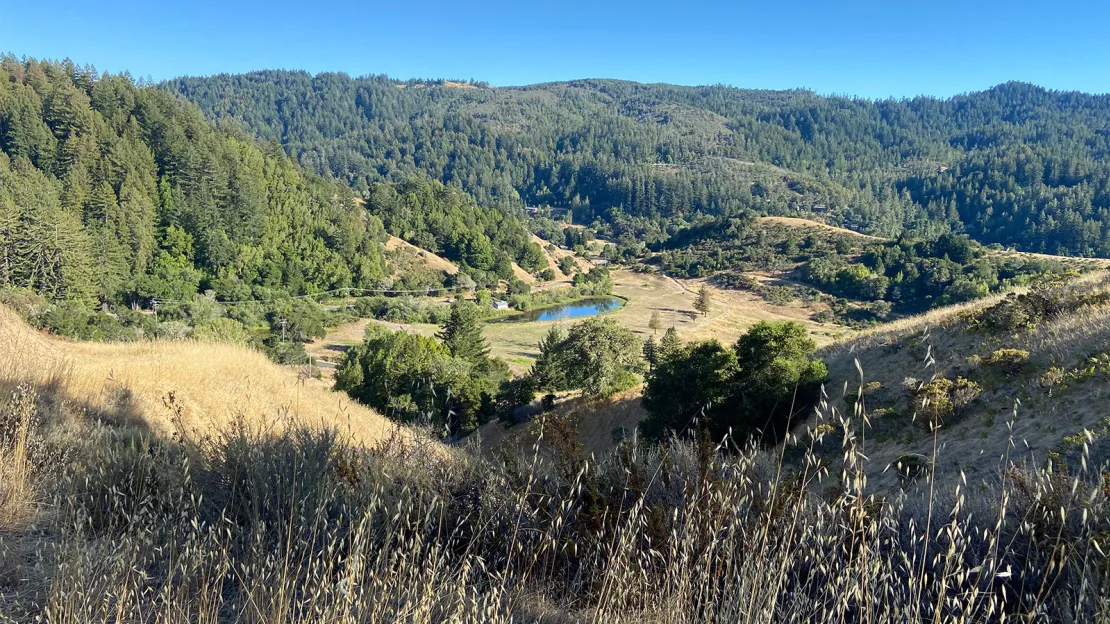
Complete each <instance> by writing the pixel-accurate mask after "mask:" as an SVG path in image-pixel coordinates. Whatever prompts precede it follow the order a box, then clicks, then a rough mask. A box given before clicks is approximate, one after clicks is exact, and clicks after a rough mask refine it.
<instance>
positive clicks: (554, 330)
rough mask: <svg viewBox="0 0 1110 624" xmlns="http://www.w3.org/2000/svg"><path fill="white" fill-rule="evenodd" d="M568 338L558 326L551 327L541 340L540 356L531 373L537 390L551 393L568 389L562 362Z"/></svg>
mask: <svg viewBox="0 0 1110 624" xmlns="http://www.w3.org/2000/svg"><path fill="white" fill-rule="evenodd" d="M566 337H567V335H566V332H565V331H563V328H562V326H560V325H557V324H556V325H552V326H551V327H549V328H548V330H547V334H546V335H545V336H544V337H543V339H542V340H540V344H539V347H540V355H539V357H537V358H536V362H535V363H534V364H533V365H532V370H531V372H530V373H529V377H530V378H531V379H532V380H533V382H534V385H535V387H536V388H539V389H540V390H547V391H549V392H558V391H560V390H566V389H567V380H566V367H565V366H564V365H563V363H562V362H561V357H562V354H563V352H562V346H563V341H564V340H566Z"/></svg>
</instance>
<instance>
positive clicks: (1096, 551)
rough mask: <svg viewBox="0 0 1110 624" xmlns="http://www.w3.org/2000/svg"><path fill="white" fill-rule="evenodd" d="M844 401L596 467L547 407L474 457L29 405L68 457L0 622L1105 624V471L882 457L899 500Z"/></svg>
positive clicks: (10, 534) (46, 486) (11, 409)
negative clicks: (535, 432) (979, 466)
mask: <svg viewBox="0 0 1110 624" xmlns="http://www.w3.org/2000/svg"><path fill="white" fill-rule="evenodd" d="M23 396H29V397H34V396H35V395H34V394H33V393H31V392H28V393H26V394H25V395H23ZM862 404H863V402H862V401H860V402H857V403H856V405H857V406H859V407H858V412H857V413H854V414H840V413H837V412H835V411H834V410H833V409H832V408H830V407H829V406H828V405H822V406H821V408H820V409H821V412H822V418H821V419H820V420H819V421H818V424H816V425H815V426H814V427H813V428H812V429H811V430H810V431H808V432H806V433H805V434H802V435H799V439H798V440H796V441H795V445H796V446H797V447H798V448H800V449H801V451H800V457H799V458H798V459H797V461H792V462H790V463H784V462H782V461H781V458H780V457H779V456H776V455H775V454H772V453H766V452H760V451H757V450H754V449H725V448H722V446H721V445H718V444H714V443H713V442H711V441H709V440H707V439H705V438H704V437H698V436H694V437H692V438H690V439H684V440H676V441H673V442H672V443H670V444H667V445H665V446H662V447H653V448H648V447H643V446H639V445H637V444H636V443H635V442H632V443H629V444H626V445H624V446H622V447H621V448H620V450H619V451H618V452H617V453H615V454H613V455H612V456H609V457H606V458H602V459H600V460H597V461H594V460H588V459H586V458H584V457H582V456H581V455H580V453H579V451H578V450H577V446H576V444H575V441H574V438H573V432H568V431H567V429H566V428H565V427H562V426H561V425H560V424H559V423H550V424H549V426H548V427H546V429H545V433H544V436H541V441H540V443H538V444H537V447H536V449H535V451H534V452H533V453H532V454H531V455H530V456H514V457H506V458H503V460H502V461H498V462H486V461H483V460H480V459H477V458H474V457H467V456H463V457H460V458H455V459H452V460H445V459H444V456H443V453H442V451H441V450H437V449H435V448H432V447H430V446H428V447H425V446H423V445H421V444H420V443H419V441H414V439H413V438H412V437H411V436H397V437H396V438H393V439H390V440H388V441H385V442H383V443H381V444H380V445H378V446H376V447H374V448H370V449H365V448H361V447H356V446H353V445H350V444H348V443H346V442H345V440H344V439H343V438H341V437H340V436H338V435H337V434H336V433H334V432H329V431H322V432H321V431H318V430H309V429H290V430H287V431H284V432H280V433H277V434H267V433H264V432H263V431H262V430H260V429H257V428H253V427H252V426H251V425H249V424H248V421H247V420H245V419H243V420H239V421H237V422H235V423H233V424H232V425H231V426H228V427H227V428H225V429H224V430H223V431H221V432H220V433H219V434H216V435H212V436H208V437H204V438H190V437H188V436H180V435H179V436H177V437H176V438H175V439H173V440H163V439H159V438H157V437H153V436H151V435H150V434H147V433H144V432H142V431H139V430H136V429H133V428H128V427H126V426H117V427H109V426H105V425H88V426H87V427H86V428H85V429H84V430H82V431H81V432H80V434H79V435H72V434H69V435H61V434H58V433H57V432H54V433H51V432H50V431H49V428H50V418H49V416H50V413H51V410H54V409H57V405H58V402H57V401H56V400H55V401H43V400H41V398H40V400H38V402H37V406H35V409H36V410H37V413H38V414H39V415H40V416H41V417H40V418H38V419H35V418H30V419H29V420H28V422H35V421H36V420H37V421H38V422H41V423H42V424H41V425H39V426H41V427H42V428H43V429H45V430H46V431H44V432H42V433H41V435H42V438H43V439H44V440H47V441H48V443H47V445H46V447H44V448H43V451H42V452H44V453H56V452H59V450H60V449H59V447H64V452H65V453H67V456H68V458H69V461H68V463H67V466H66V468H65V470H64V471H61V472H60V473H51V472H50V471H48V470H45V469H43V470H42V471H38V470H34V471H32V472H33V474H32V475H31V479H30V480H31V481H32V482H33V484H32V485H33V487H35V488H37V490H38V491H39V492H42V493H44V495H45V494H48V495H49V496H50V497H51V498H52V500H53V501H54V502H53V504H52V505H51V508H50V510H49V513H45V512H44V513H43V514H42V515H40V517H39V519H38V522H39V523H40V524H41V526H37V527H32V526H30V525H27V526H26V527H25V528H23V529H19V528H18V527H16V528H11V529H9V530H8V531H6V532H0V570H2V569H5V568H6V567H8V566H10V565H13V564H15V563H18V562H20V561H21V562H23V563H22V565H23V568H22V569H21V571H20V573H19V574H18V575H16V577H13V576H12V575H7V576H5V575H3V574H0V594H2V595H0V620H13V621H35V619H36V618H41V619H42V620H44V621H48V622H59V623H60V622H74V623H78V622H80V623H86V622H166V623H177V622H181V623H186V622H188V623H194V622H195V623H203V622H236V621H243V622H257V623H267V624H271V623H286V622H288V623H293V622H352V623H353V622H407V623H422V622H429V623H431V622H510V621H512V622H578V621H584V622H676V623H684V622H891V623H894V622H899V623H900V622H944V623H956V622H993V621H1000V622H1001V621H1013V622H1019V621H1020V622H1090V621H1106V620H1107V615H1108V614H1110V592H1108V591H1107V587H1108V585H1107V580H1108V579H1107V575H1108V574H1110V568H1108V566H1107V561H1106V558H1105V556H1104V554H1103V548H1104V546H1103V545H1102V540H1103V539H1104V538H1105V537H1106V536H1108V535H1110V516H1108V514H1107V499H1106V494H1107V491H1108V489H1110V481H1107V478H1106V476H1104V474H1102V473H1100V472H1099V471H1097V470H1094V469H1093V467H1087V466H1085V464H1083V465H1081V466H1080V468H1079V469H1078V470H1077V472H1076V474H1069V473H1068V472H1067V471H1066V469H1065V468H1064V467H1061V466H1051V467H1047V468H1036V467H1030V466H1010V467H1008V468H1007V469H1006V470H1005V471H1004V472H1003V473H1002V474H1000V476H999V478H998V479H997V481H995V482H994V483H991V484H985V485H982V486H975V487H974V488H973V490H971V489H969V485H968V484H965V483H964V482H963V481H960V482H957V483H934V482H933V481H932V480H931V477H930V476H929V475H930V470H929V462H928V461H925V462H923V463H922V464H921V465H917V466H912V467H911V466H894V467H892V468H891V469H892V470H900V471H903V472H904V474H905V475H906V479H907V480H908V482H909V483H908V487H907V490H906V492H907V493H903V494H898V495H895V496H890V497H886V498H884V497H880V496H875V495H872V494H869V493H868V490H867V484H866V478H865V476H864V471H863V467H864V465H865V462H866V458H865V457H864V452H863V451H864V444H865V443H864V434H865V432H866V427H865V424H866V423H865V419H866V413H865V412H864V411H863V408H862ZM0 409H3V414H4V418H7V419H10V418H11V415H12V414H16V413H17V412H19V410H26V409H27V407H26V405H25V404H24V403H20V401H18V400H17V401H8V402H6V403H5V404H4V405H3V407H2V408H0ZM3 422H7V421H6V420H4V421H3ZM32 433H33V434H35V435H39V434H36V433H35V432H32ZM51 445H53V447H54V448H49V447H50V446H51ZM830 450H831V451H833V452H835V454H836V455H837V457H838V461H837V462H836V464H837V465H839V466H842V467H841V468H838V469H837V471H836V472H832V473H830V469H829V466H830V465H831V463H830V461H829V459H828V456H829V451H830ZM4 457H5V458H8V457H15V455H5V456H4ZM6 461H7V460H6ZM27 461H28V462H29V463H28V464H27V465H29V466H32V467H34V466H36V461H35V458H34V457H29V458H28V460H27ZM788 466H789V468H788ZM911 468H912V470H911ZM915 478H916V480H917V481H916V482H915V483H914V482H912V481H913V479H915ZM32 539H33V540H34V542H33V545H32V546H29V545H28V540H32ZM5 540H6V541H7V544H5ZM20 540H22V542H20ZM13 542H14V543H16V546H14V547H13V546H12V543H13ZM20 543H22V544H23V547H22V548H23V549H22V551H21V550H20V547H19V544H20Z"/></svg>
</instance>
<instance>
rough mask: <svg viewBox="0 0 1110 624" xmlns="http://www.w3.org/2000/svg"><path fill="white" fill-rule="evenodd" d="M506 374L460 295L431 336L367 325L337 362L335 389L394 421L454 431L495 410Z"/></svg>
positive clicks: (472, 425)
mask: <svg viewBox="0 0 1110 624" xmlns="http://www.w3.org/2000/svg"><path fill="white" fill-rule="evenodd" d="M508 380H509V368H508V366H507V365H506V364H505V363H504V362H503V361H502V360H500V359H497V358H493V357H490V355H489V345H488V343H487V342H486V340H485V337H484V336H483V335H482V331H481V326H480V325H479V314H478V310H477V307H476V306H475V305H474V304H473V303H471V302H468V301H463V300H459V301H456V302H455V303H454V304H453V305H452V306H451V312H450V315H449V317H448V318H447V320H446V321H445V322H444V324H443V326H442V328H441V331H440V332H439V333H438V334H437V336H436V337H434V338H433V337H428V336H421V335H419V334H411V333H408V332H404V331H397V332H394V331H390V330H388V329H386V328H385V327H383V326H381V325H377V324H371V325H369V326H367V329H366V339H365V340H364V341H363V343H362V344H360V345H357V346H355V347H354V348H352V349H351V350H349V351H348V352H347V353H346V354H345V355H344V357H343V360H342V361H341V363H340V364H339V368H338V371H337V373H336V377H335V388H336V390H341V391H344V392H346V393H347V394H349V395H350V396H351V397H353V398H354V399H356V400H358V401H360V402H362V403H365V404H367V405H370V406H372V407H374V408H376V409H378V410H380V411H381V412H382V413H384V414H385V415H386V416H388V417H390V418H393V419H395V420H399V421H402V422H408V423H414V424H425V425H431V426H435V427H439V428H441V429H442V430H443V431H444V432H445V433H446V434H447V435H458V434H462V433H467V432H469V431H472V430H474V429H475V428H476V427H477V426H478V425H479V424H481V423H482V422H485V421H487V420H489V419H490V418H492V417H493V416H494V415H495V414H496V413H497V396H498V394H499V392H500V391H501V389H502V384H504V383H505V382H507V381H508Z"/></svg>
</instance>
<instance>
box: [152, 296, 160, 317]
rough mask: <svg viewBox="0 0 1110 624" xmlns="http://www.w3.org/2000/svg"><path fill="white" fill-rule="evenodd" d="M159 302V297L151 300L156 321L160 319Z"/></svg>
mask: <svg viewBox="0 0 1110 624" xmlns="http://www.w3.org/2000/svg"><path fill="white" fill-rule="evenodd" d="M158 303H159V302H158V300H157V299H151V300H150V307H152V308H154V320H156V321H157V320H158Z"/></svg>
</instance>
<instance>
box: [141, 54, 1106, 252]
mask: <svg viewBox="0 0 1110 624" xmlns="http://www.w3.org/2000/svg"><path fill="white" fill-rule="evenodd" d="M401 86H406V83H403V82H399V81H395V80H391V79H389V78H388V77H385V76H370V77H363V78H351V77H349V76H346V75H344V74H334V73H322V74H317V75H315V76H313V75H310V74H308V73H305V72H293V71H259V72H253V73H248V74H239V75H227V74H224V75H218V76H211V77H206V78H189V77H184V78H179V79H174V80H170V81H167V82H165V83H164V84H162V85H161V88H163V89H165V90H167V91H170V92H173V93H175V94H178V95H180V96H182V97H184V98H186V99H188V100H190V101H192V102H195V103H196V104H197V105H198V106H199V107H200V108H201V109H202V110H203V111H204V113H205V115H207V116H208V117H209V118H210V119H213V120H218V121H220V122H221V123H223V124H227V125H233V126H238V127H239V128H241V129H242V130H244V131H246V132H249V133H251V134H253V135H256V136H258V137H261V138H262V139H265V140H268V141H277V142H280V143H281V144H282V145H284V146H285V148H286V151H287V152H288V153H289V154H290V155H292V156H293V157H294V158H296V159H297V160H298V161H299V162H300V163H301V164H302V165H303V166H304V167H305V168H306V169H309V170H312V171H315V172H317V173H320V174H322V175H326V176H330V177H332V178H335V179H337V180H341V181H343V182H346V183H348V184H350V185H352V186H353V187H355V188H356V190H359V191H360V192H363V193H365V192H366V191H368V188H369V185H370V184H372V183H373V182H375V181H378V180H400V179H405V178H408V177H412V176H416V175H420V176H430V177H432V178H434V179H438V180H441V181H443V182H447V183H451V184H456V185H459V186H461V187H462V188H464V189H465V190H466V191H467V192H469V193H471V194H472V195H474V196H475V197H476V198H477V199H478V201H479V202H480V203H482V204H485V205H520V204H521V203H526V204H529V205H544V204H549V205H553V206H562V207H569V208H572V209H573V211H574V216H575V221H576V222H584V223H589V222H591V221H593V220H594V219H600V220H601V221H602V222H603V223H607V224H609V225H610V226H611V227H613V228H614V231H617V232H630V231H636V232H637V233H638V234H637V235H638V236H639V237H640V238H645V239H647V240H646V241H645V242H648V243H651V242H653V239H656V238H659V237H665V236H666V227H665V226H664V225H662V224H661V223H660V222H663V223H671V222H682V221H685V220H689V219H691V218H693V217H694V216H696V215H698V214H699V213H701V214H710V215H722V214H731V213H733V212H735V211H737V210H740V209H744V208H752V209H755V210H757V211H759V212H762V213H764V214H773V215H788V216H805V215H808V214H818V215H821V216H822V217H823V218H825V219H827V220H829V222H830V223H832V224H836V225H854V226H858V227H859V228H860V229H862V230H863V231H865V232H866V233H871V234H878V235H887V236H890V235H894V234H896V233H897V232H898V231H900V230H901V229H903V228H905V227H916V228H918V229H925V230H928V229H933V230H934V231H937V230H945V229H948V228H951V229H954V230H956V231H966V232H968V233H969V234H971V235H972V236H973V237H974V238H976V239H977V240H979V241H980V242H982V243H984V244H989V243H994V242H997V243H1001V244H1003V245H1007V246H1015V247H1017V248H1019V249H1021V250H1023V251H1034V252H1042V253H1054V254H1061V255H1098V256H1110V246H1108V245H1110V243H1107V240H1110V237H1108V236H1107V234H1108V233H1110V223H1108V222H1107V220H1106V219H1105V218H1104V216H1102V215H1103V214H1104V213H1103V212H1101V211H1104V209H1105V208H1107V207H1108V206H1110V165H1107V164H1106V162H1107V161H1106V157H1107V155H1108V154H1110V139H1108V138H1107V137H1108V136H1110V133H1108V132H1107V131H1108V130H1110V114H1108V113H1110V96H1106V95H1088V94H1084V93H1074V92H1058V91H1049V90H1046V89H1043V88H1040V87H1037V86H1034V85H1030V84H1023V83H1006V84H1001V85H998V86H995V87H992V88H990V89H987V90H985V91H981V92H976V93H969V94H963V95H959V96H956V97H952V98H948V99H939V98H930V97H918V98H913V99H905V100H879V101H871V100H864V99H858V98H849V97H839V96H836V97H825V96H821V95H818V94H815V93H812V92H808V91H803V90H792V91H759V90H749V89H736V88H731V87H725V86H702V87H680V86H674V85H666V84H652V85H649V84H638V83H633V82H627V81H620V80H576V81H570V82H559V83H546V84H538V85H530V86H523V87H505V88H492V87H488V86H486V85H478V84H476V85H474V86H476V87H477V88H473V89H459V88H454V87H452V86H446V85H440V84H436V83H435V82H427V83H422V84H421V88H411V89H410V88H397V87H401Z"/></svg>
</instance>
